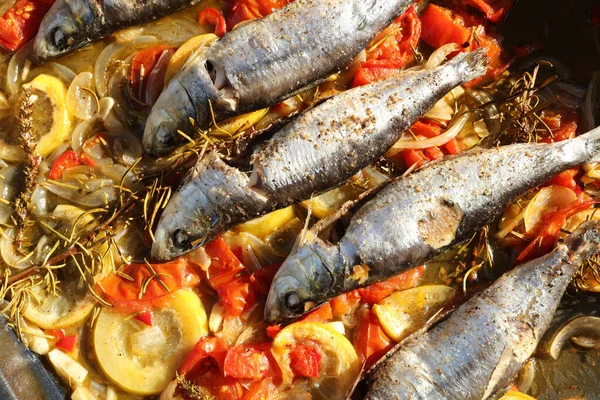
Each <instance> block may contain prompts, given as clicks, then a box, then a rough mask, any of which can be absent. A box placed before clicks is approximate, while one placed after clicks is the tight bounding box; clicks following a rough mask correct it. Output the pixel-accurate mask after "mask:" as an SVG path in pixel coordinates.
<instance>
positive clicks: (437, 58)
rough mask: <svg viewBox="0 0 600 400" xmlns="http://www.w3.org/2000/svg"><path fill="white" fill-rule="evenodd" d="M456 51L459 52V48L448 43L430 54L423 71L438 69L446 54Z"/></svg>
mask: <svg viewBox="0 0 600 400" xmlns="http://www.w3.org/2000/svg"><path fill="white" fill-rule="evenodd" d="M457 50H459V47H458V45H457V44H456V43H448V44H445V45H443V46H442V47H440V48H438V49H437V50H435V51H434V52H433V53H431V56H430V57H429V60H427V64H425V69H434V68H437V67H439V66H440V65H442V63H443V62H444V60H445V59H446V57H448V54H450V53H453V52H455V51H457Z"/></svg>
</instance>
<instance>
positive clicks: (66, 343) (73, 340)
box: [55, 335, 77, 352]
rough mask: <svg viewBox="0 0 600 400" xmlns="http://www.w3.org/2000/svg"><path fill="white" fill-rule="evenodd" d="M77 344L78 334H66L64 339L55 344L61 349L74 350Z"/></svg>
mask: <svg viewBox="0 0 600 400" xmlns="http://www.w3.org/2000/svg"><path fill="white" fill-rule="evenodd" d="M76 344H77V335H69V336H65V337H64V338H62V339H59V340H58V341H57V342H56V344H55V346H56V347H57V348H59V349H61V350H64V351H68V352H72V351H73V349H75V345H76Z"/></svg>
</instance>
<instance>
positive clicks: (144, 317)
mask: <svg viewBox="0 0 600 400" xmlns="http://www.w3.org/2000/svg"><path fill="white" fill-rule="evenodd" d="M133 318H134V319H136V320H138V321H140V322H142V323H144V324H146V325H148V326H152V311H150V310H147V311H142V312H140V313H139V314H137V315H136V316H135V317H133Z"/></svg>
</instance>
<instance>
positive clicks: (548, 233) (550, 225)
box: [516, 195, 596, 264]
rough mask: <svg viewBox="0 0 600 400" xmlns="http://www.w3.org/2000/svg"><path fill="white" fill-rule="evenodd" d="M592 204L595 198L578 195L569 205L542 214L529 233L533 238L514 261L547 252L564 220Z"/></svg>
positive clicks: (531, 257)
mask: <svg viewBox="0 0 600 400" xmlns="http://www.w3.org/2000/svg"><path fill="white" fill-rule="evenodd" d="M594 204H596V201H595V200H587V199H585V197H584V196H582V195H580V196H579V198H578V199H577V200H575V201H574V202H573V203H572V204H571V205H569V206H567V207H565V208H563V209H560V210H557V211H555V212H552V213H549V214H546V215H544V216H543V217H542V220H541V221H540V222H538V223H537V224H536V225H535V226H534V227H533V230H532V232H533V234H532V235H531V237H533V240H532V241H531V242H530V243H529V245H528V246H527V247H526V248H525V250H523V251H522V252H521V253H520V254H519V256H518V257H517V261H516V262H517V264H521V263H523V262H526V261H529V260H532V259H534V258H537V257H540V256H542V255H544V254H546V253H548V252H549V251H550V250H551V249H552V247H553V246H554V243H556V239H557V238H558V235H559V233H560V230H561V228H562V227H563V226H564V224H565V221H566V220H567V219H568V218H569V217H571V216H572V215H575V214H577V213H578V212H580V211H583V210H587V209H589V208H591V207H593V206H594Z"/></svg>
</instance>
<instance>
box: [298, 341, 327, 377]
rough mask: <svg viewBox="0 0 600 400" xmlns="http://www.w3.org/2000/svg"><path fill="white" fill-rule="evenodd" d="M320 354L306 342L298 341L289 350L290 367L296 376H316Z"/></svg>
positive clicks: (317, 374)
mask: <svg viewBox="0 0 600 400" xmlns="http://www.w3.org/2000/svg"><path fill="white" fill-rule="evenodd" d="M320 363H321V354H320V353H319V352H318V351H317V350H316V349H315V348H314V347H312V346H309V345H308V344H306V343H298V344H296V345H295V346H294V348H293V349H292V350H291V351H290V368H291V370H292V372H293V374H294V376H297V377H303V378H317V377H318V376H319V367H320Z"/></svg>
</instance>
